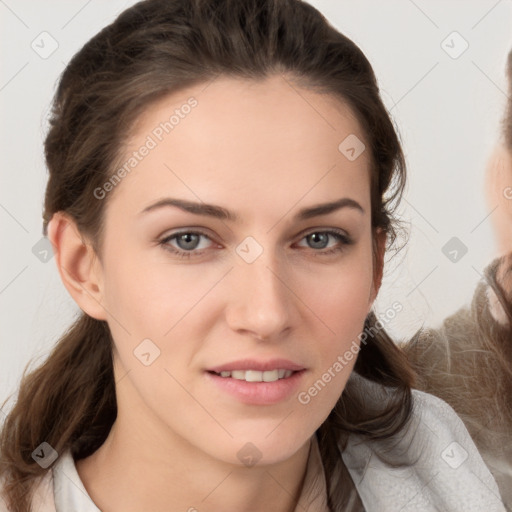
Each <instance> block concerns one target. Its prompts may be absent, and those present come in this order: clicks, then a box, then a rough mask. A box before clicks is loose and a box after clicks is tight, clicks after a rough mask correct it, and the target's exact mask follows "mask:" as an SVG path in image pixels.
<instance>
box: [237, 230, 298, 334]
mask: <svg viewBox="0 0 512 512" xmlns="http://www.w3.org/2000/svg"><path fill="white" fill-rule="evenodd" d="M258 245H259V248H258V246H257V245H256V243H255V240H254V239H253V240H245V241H244V242H242V243H241V244H239V246H238V247H237V253H238V255H237V261H236V265H235V269H234V272H233V276H232V278H233V279H235V281H236V283H235V286H234V289H235V290H236V291H234V293H233V295H232V297H231V299H230V318H229V319H230V321H231V322H230V323H231V327H232V328H234V329H238V330H239V329H242V330H247V331H251V333H252V334H253V335H255V336H258V337H261V338H269V337H272V336H274V335H279V333H280V332H281V331H283V330H284V329H286V328H287V327H288V324H289V322H290V308H291V307H292V304H291V298H292V294H291V293H290V290H289V289H288V288H287V287H286V285H285V284H284V282H286V269H285V267H286V264H285V262H284V261H283V260H282V259H281V260H280V259H279V257H278V255H276V251H275V250H274V249H272V248H271V247H270V245H269V246H268V247H263V246H262V245H261V244H258ZM249 255H250V257H249ZM283 281H284V282H283Z"/></svg>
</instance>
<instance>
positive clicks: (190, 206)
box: [139, 197, 365, 222]
mask: <svg viewBox="0 0 512 512" xmlns="http://www.w3.org/2000/svg"><path fill="white" fill-rule="evenodd" d="M170 206H175V207H177V208H180V209H181V210H183V211H186V212H189V213H193V214H195V215H205V216H208V217H214V218H217V219H221V220H229V221H231V222H237V221H238V220H239V217H238V215H237V214H236V213H234V212H232V211H230V210H227V209H226V208H223V207H222V206H217V205H214V204H207V203H202V202H201V203H196V202H193V201H187V200H185V199H175V198H172V197H167V198H164V199H160V200H159V201H157V202H156V203H153V204H151V205H149V206H147V207H146V208H144V210H142V211H141V212H140V214H139V215H142V214H144V213H148V212H150V211H154V210H156V209H159V208H164V207H170ZM342 208H350V209H352V210H356V211H359V212H360V213H361V214H363V215H364V213H365V211H364V208H363V207H362V206H361V205H360V204H359V203H358V202H357V201H355V200H354V199H351V198H349V197H343V198H341V199H338V200H336V201H332V202H330V203H324V204H317V205H314V206H310V207H308V208H302V209H301V210H299V212H298V213H297V214H296V215H295V217H294V218H295V219H296V220H306V219H310V218H312V217H318V216H320V215H327V214H329V213H332V212H334V211H337V210H340V209H342Z"/></svg>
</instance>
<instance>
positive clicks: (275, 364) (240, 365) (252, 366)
mask: <svg viewBox="0 0 512 512" xmlns="http://www.w3.org/2000/svg"><path fill="white" fill-rule="evenodd" d="M275 369H283V370H292V371H295V372H297V371H300V370H304V366H301V365H300V364H297V363H294V362H293V361H289V360H288V359H269V360H267V361H256V360H255V359H239V360H238V361H232V362H230V363H225V364H221V365H219V366H214V367H212V368H208V369H207V371H210V372H215V373H220V372H230V371H233V370H257V371H261V372H264V371H267V370H275Z"/></svg>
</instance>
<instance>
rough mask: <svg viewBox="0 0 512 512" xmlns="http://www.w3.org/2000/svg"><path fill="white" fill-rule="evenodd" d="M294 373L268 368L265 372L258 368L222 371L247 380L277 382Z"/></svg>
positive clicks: (221, 373) (233, 377) (224, 374)
mask: <svg viewBox="0 0 512 512" xmlns="http://www.w3.org/2000/svg"><path fill="white" fill-rule="evenodd" d="M292 373H293V372H292V370H283V369H276V370H267V371H265V372H261V371H258V370H233V371H232V372H229V371H224V372H220V376H221V377H231V378H232V379H238V380H245V381H247V382H275V381H276V380H278V379H286V378H287V377H289V376H290V375H291V374H292Z"/></svg>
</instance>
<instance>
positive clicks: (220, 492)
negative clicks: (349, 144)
mask: <svg viewBox="0 0 512 512" xmlns="http://www.w3.org/2000/svg"><path fill="white" fill-rule="evenodd" d="M190 96H194V97H195V98H196V99H197V101H198V105H197V106H196V107H195V109H194V110H192V111H191V113H190V114H188V116H186V117H185V118H183V119H181V120H180V123H179V125H177V126H176V127H175V128H174V129H173V131H172V132H171V133H169V134H167V135H166V136H165V137H164V138H163V140H162V141H161V142H160V143H159V144H158V145H157V147H155V148H154V149H152V150H151V151H150V152H149V154H148V155H147V156H146V157H145V158H144V159H143V160H142V161H141V162H140V163H138V165H137V166H136V168H134V169H133V170H132V171H131V172H130V173H129V175H127V176H126V177H125V178H124V179H123V180H122V181H121V183H120V184H118V185H117V186H116V188H115V190H114V191H112V192H109V193H110V194H112V196H111V197H110V198H109V203H108V208H107V211H106V225H105V229H106V230H105V244H104V246H103V250H102V254H101V255H100V258H98V257H95V254H94V252H93V250H92V249H91V247H90V246H89V245H88V244H87V240H86V239H85V238H84V237H82V236H81V235H80V233H79V231H78V230H77V228H76V226H75V225H74V223H73V222H72V220H71V219H69V218H68V217H67V216H66V215H64V214H62V213H58V214H56V215H55V216H54V218H53V219H52V221H51V224H50V229H49V238H50V240H51V241H52V243H53V245H54V248H55V253H56V262H57V265H58V268H59V272H60V274H61V278H62V280H63V283H64V284H65V286H66V288H67V289H68V291H69V293H70V294H71V295H72V297H73V299H74V300H75V301H76V303H77V304H78V305H79V306H80V308H81V309H82V310H84V311H85V312H87V313H88V314H89V315H91V316H92V317H94V318H97V319H103V320H106V321H107V322H108V324H109V326H110V329H111V332H112V335H113V339H114V343H115V354H114V369H115V377H116V394H117V402H118V417H117V420H116V422H115V424H114V426H113V428H112V430H111V432H110V434H109V437H108V439H107V441H106V442H105V443H104V444H103V445H102V446H101V447H100V448H99V449H98V450H97V451H96V452H95V453H94V454H93V455H91V456H90V457H88V458H86V459H84V460H81V461H78V462H77V469H78V472H79V475H80V477H81V478H82V480H83V482H84V484H85V487H86V488H87V490H88V492H89V493H90V495H91V497H92V498H93V500H94V502H95V503H96V504H97V505H98V506H99V507H100V508H101V510H103V512H109V511H114V510H123V511H125V512H132V511H140V510H152V511H154V512H160V511H164V510H165V511H167V510H169V503H172V504H173V510H188V509H189V507H196V508H197V509H198V510H201V511H214V510H221V509H222V510H249V509H248V508H247V504H248V503H249V504H251V505H250V506H251V508H250V510H254V511H256V510H258V511H259V510H261V511H263V510H269V509H272V510H274V511H290V510H294V507H295V500H296V499H297V497H298V495H299V494H300V486H301V483H302V479H303V477H304V474H305V468H306V462H307V455H308V451H309V447H310V440H311V436H312V435H313V434H314V432H315V430H316V429H317V428H318V427H319V426H320V425H321V423H322V422H323V421H324V420H325V418H326V417H327V415H328V414H329V412H330V411H331V410H332V408H333V407H334V405H335V403H336V401H337V399H338V398H339V396H340V394H341V393H342V391H343V389H344V387H345V384H346V382H347V380H348V378H349V376H350V373H351V371H352V368H353V366H354V364H355V358H354V359H353V360H352V361H351V362H350V363H349V364H348V365H347V366H345V367H344V368H343V370H342V371H340V372H339V373H337V374H336V377H335V378H333V379H332V380H331V382H330V383H329V384H328V385H326V386H325V388H324V389H323V390H322V391H321V392H320V393H319V394H318V395H317V396H315V397H314V398H312V399H311V401H310V402H309V403H308V404H307V405H303V404H301V403H299V401H298V400H297V392H299V391H304V390H307V389H308V388H309V387H310V386H311V385H312V384H313V383H314V382H316V381H317V380H318V379H320V378H321V376H322V374H323V373H324V372H325V371H326V370H327V369H328V368H329V367H332V365H333V363H334V362H335V361H336V360H337V357H338V356H339V355H342V354H344V353H345V351H346V350H347V349H349V348H350V346H351V344H352V343H353V342H354V341H356V342H358V339H357V336H358V334H359V333H361V331H362V329H363V324H364V320H365V317H366V315H367V314H368V312H369V310H370V308H371V306H372V303H373V301H374V299H375V296H376V294H377V291H378V288H379V287H380V281H381V277H382V258H381V257H380V258H377V260H376V261H377V263H376V265H375V266H374V264H373V263H374V262H373V253H372V229H371V217H370V174H369V162H370V161H369V158H370V156H369V151H368V150H366V151H364V152H363V153H362V154H361V155H360V156H359V157H358V158H357V159H356V160H354V161H349V159H347V158H346V157H345V156H344V155H343V154H342V153H341V152H340V151H339V150H338V145H339V144H340V142H342V141H343V140H344V139H345V138H346V137H347V136H348V135H350V134H355V135H356V136H357V137H358V138H359V139H360V140H363V141H364V135H363V132H362V130H361V127H360V126H359V124H358V122H357V121H356V120H355V118H354V116H353V115H352V113H351V111H350V110H349V109H348V107H346V106H344V105H343V104H341V103H340V102H339V101H336V100H335V99H333V98H332V97H329V96H326V95H319V94H316V93H313V92H311V91H306V90H304V89H298V88H297V87H296V86H294V87H292V86H291V82H290V81H289V80H286V79H285V78H284V77H282V76H273V77H270V78H268V79H266V80H265V81H263V82H254V81H242V80H235V79H232V78H222V77H221V78H217V79H216V80H215V81H214V82H213V83H211V84H210V85H209V86H208V87H206V86H205V84H202V85H200V86H195V87H193V88H190V89H188V90H186V91H181V92H180V93H177V94H174V95H171V96H168V97H165V98H163V99H161V100H159V102H158V103H157V104H155V105H153V106H152V107H151V108H149V109H147V110H146V111H145V113H144V115H143V116H142V117H141V118H140V119H139V122H138V123H137V125H136V127H135V130H134V132H133V134H132V137H131V140H130V145H129V147H128V148H127V149H126V154H127V156H128V157H129V155H130V154H131V152H133V151H134V150H137V148H139V147H140V146H141V145H142V144H144V141H145V140H146V137H147V136H148V135H149V134H151V132H152V130H153V129H154V128H155V126H158V125H159V123H160V122H162V121H164V120H166V119H168V118H169V115H170V113H172V111H173V110H174V109H175V108H179V107H180V105H183V104H184V103H185V102H186V101H187V98H189V97H190ZM165 197H174V198H181V199H186V200H190V201H196V202H201V201H202V202H205V203H212V204H216V205H221V206H223V207H225V208H228V209H229V210H231V211H233V212H235V213H236V214H237V215H238V216H239V217H240V220H239V221H237V222H231V221H229V220H220V219H214V218H212V217H206V216H198V215H194V214H192V213H189V212H184V211H182V210H180V209H178V208H176V207H165V208H160V209H155V210H153V211H151V212H149V213H146V214H143V215H140V212H141V211H142V210H144V209H145V208H146V207H147V206H148V205H151V204H153V203H155V202H156V201H158V200H160V199H162V198H165ZM343 197H348V198H351V199H353V200H355V201H357V202H358V203H359V204H360V205H361V207H362V208H363V210H364V213H361V212H360V211H359V210H357V209H354V208H342V209H339V210H337V211H335V212H332V213H329V214H328V215H322V216H317V217H314V218H310V219H308V220H302V221H299V220H295V219H294V216H295V214H296V213H297V212H298V211H299V210H300V209H302V208H305V207H310V206H313V205H318V204H323V203H327V202H331V201H334V200H338V199H340V198H343ZM92 200H93V199H92ZM196 229H201V231H203V232H204V233H206V234H207V237H201V238H200V239H199V240H200V241H199V242H198V244H197V248H196V249H195V251H196V252H197V253H200V255H198V256H195V257H194V256H193V257H191V258H190V259H186V258H179V257H178V256H176V255H173V254H172V253H171V252H169V251H168V250H166V248H165V247H164V246H162V245H159V241H161V240H163V239H164V238H166V237H168V236H170V235H172V234H175V233H177V232H179V231H185V232H191V231H192V232H194V231H195V230H196ZM329 229H339V230H343V231H344V232H345V233H347V234H348V235H349V237H351V238H352V240H353V244H351V245H343V243H342V242H339V241H338V240H337V239H336V238H335V237H333V236H332V235H331V236H329V238H328V239H326V240H325V241H324V239H323V238H320V240H318V239H317V240H315V239H314V238H313V239H312V238H311V237H307V236H306V235H310V234H311V233H317V232H322V231H325V230H329ZM248 236H250V237H253V238H254V239H255V240H256V241H257V243H258V244H259V245H260V246H261V248H262V249H263V252H262V254H261V255H260V256H259V257H258V258H257V259H256V260H255V261H254V262H253V263H250V264H249V263H247V262H246V261H245V260H244V259H243V258H241V257H240V255H239V254H238V253H237V252H236V248H237V246H239V245H240V244H241V243H242V242H243V241H244V240H245V238H246V237H248ZM317 236H318V235H317ZM322 242H323V243H324V245H321V244H322ZM384 243H385V235H382V234H378V244H379V248H380V249H382V248H383V247H384ZM167 247H173V248H174V249H176V250H180V249H181V251H182V252H186V249H184V247H185V248H186V247H187V245H186V243H184V242H183V241H182V242H181V245H179V240H178V239H176V238H175V239H173V240H170V241H168V242H167ZM242 247H243V244H242ZM334 247H341V251H339V252H335V253H333V254H323V255H322V253H325V252H326V251H327V250H329V249H332V248H334ZM251 250H252V249H251ZM189 251H190V249H189ZM379 254H380V253H379ZM147 338H149V339H151V340H152V342H153V343H154V344H155V345H156V346H158V348H159V350H160V356H159V357H158V358H157V359H155V360H154V362H153V363H152V364H151V365H149V366H145V365H144V364H142V363H141V362H140V361H139V359H138V358H137V357H135V356H134V353H133V352H134V349H136V347H137V346H138V345H139V344H140V343H141V341H142V340H144V339H147ZM274 357H283V358H287V359H290V360H292V361H294V362H296V363H298V364H301V365H302V366H304V367H305V368H306V369H307V371H306V372H305V373H304V375H303V376H302V381H301V383H300V386H299V389H298V390H297V392H296V393H294V394H292V396H291V397H290V398H289V399H286V400H284V401H282V402H279V403H277V404H273V405H249V404H246V403H242V402H241V401H239V400H237V399H235V398H233V397H232V396H230V395H228V394H227V393H225V392H224V391H222V390H220V389H218V388H217V386H214V385H213V384H212V383H211V382H210V381H209V380H208V379H207V377H206V375H205V370H206V369H207V368H209V367H212V366H216V365H219V364H223V363H227V362H230V361H234V360H237V359H241V358H254V359H257V360H267V359H270V358H274ZM247 442H250V443H252V444H253V445H255V446H256V447H257V448H258V450H259V451H260V452H261V459H260V460H259V461H258V463H257V464H256V465H255V466H252V467H247V466H245V465H244V464H243V463H242V462H241V461H240V460H239V458H238V456H237V452H238V451H239V450H240V449H241V448H242V447H243V446H244V445H245V444H246V443H247Z"/></svg>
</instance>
